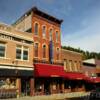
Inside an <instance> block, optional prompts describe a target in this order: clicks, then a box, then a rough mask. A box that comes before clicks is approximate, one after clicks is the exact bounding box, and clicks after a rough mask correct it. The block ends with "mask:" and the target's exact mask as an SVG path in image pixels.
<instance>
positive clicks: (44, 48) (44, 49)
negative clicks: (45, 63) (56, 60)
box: [43, 45, 46, 58]
mask: <svg viewBox="0 0 100 100" xmlns="http://www.w3.org/2000/svg"><path fill="white" fill-rule="evenodd" d="M43 58H46V45H43Z"/></svg>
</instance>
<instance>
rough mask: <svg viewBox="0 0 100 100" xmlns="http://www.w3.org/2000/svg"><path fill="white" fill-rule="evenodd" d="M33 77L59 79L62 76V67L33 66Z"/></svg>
mask: <svg viewBox="0 0 100 100" xmlns="http://www.w3.org/2000/svg"><path fill="white" fill-rule="evenodd" d="M34 67H35V68H34V69H35V77H61V76H63V72H64V71H63V66H58V65H51V64H40V63H39V64H34Z"/></svg>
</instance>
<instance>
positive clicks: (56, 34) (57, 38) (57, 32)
mask: <svg viewBox="0 0 100 100" xmlns="http://www.w3.org/2000/svg"><path fill="white" fill-rule="evenodd" d="M56 42H58V31H56Z"/></svg>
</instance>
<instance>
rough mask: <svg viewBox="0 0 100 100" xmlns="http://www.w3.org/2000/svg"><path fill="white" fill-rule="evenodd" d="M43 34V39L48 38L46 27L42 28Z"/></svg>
mask: <svg viewBox="0 0 100 100" xmlns="http://www.w3.org/2000/svg"><path fill="white" fill-rule="evenodd" d="M42 34H43V37H46V26H43V27H42Z"/></svg>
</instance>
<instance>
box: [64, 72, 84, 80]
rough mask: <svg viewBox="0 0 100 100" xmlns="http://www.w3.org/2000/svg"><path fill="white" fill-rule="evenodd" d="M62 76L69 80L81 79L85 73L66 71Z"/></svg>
mask: <svg viewBox="0 0 100 100" xmlns="http://www.w3.org/2000/svg"><path fill="white" fill-rule="evenodd" d="M64 76H65V78H68V79H70V80H83V79H84V78H85V75H84V74H82V73H79V72H67V73H66V74H65V75H64Z"/></svg>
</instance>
